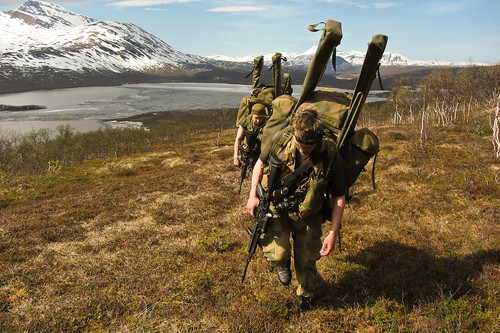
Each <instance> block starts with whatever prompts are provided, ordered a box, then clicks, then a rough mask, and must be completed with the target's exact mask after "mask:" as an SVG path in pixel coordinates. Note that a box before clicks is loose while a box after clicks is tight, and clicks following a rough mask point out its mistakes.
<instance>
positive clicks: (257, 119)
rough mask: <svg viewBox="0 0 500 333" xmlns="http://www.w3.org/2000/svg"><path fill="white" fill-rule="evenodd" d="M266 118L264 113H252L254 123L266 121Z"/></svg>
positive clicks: (258, 123)
mask: <svg viewBox="0 0 500 333" xmlns="http://www.w3.org/2000/svg"><path fill="white" fill-rule="evenodd" d="M265 118H266V116H264V115H256V114H254V115H252V120H253V122H254V123H256V124H257V125H260V124H262V123H263V122H264V119H265Z"/></svg>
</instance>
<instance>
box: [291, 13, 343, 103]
mask: <svg viewBox="0 0 500 333" xmlns="http://www.w3.org/2000/svg"><path fill="white" fill-rule="evenodd" d="M322 23H324V24H325V27H324V28H323V29H316V27H317V26H318V25H319V24H322ZM320 30H323V34H322V35H321V39H320V40H319V44H318V48H317V49H316V54H315V55H314V57H313V60H312V62H311V65H309V69H308V70H307V74H306V77H305V79H304V83H303V84H302V93H301V94H300V98H299V100H298V102H297V104H296V105H295V110H297V108H298V107H299V106H300V105H301V104H302V103H303V102H304V101H305V100H307V98H308V97H309V96H310V95H311V94H312V93H313V92H314V90H315V89H316V86H317V85H318V83H319V81H320V80H321V78H322V77H323V74H324V73H325V70H326V67H327V65H328V62H329V60H330V58H331V59H332V63H333V68H334V69H336V57H337V53H336V49H337V46H338V45H339V44H340V41H341V40H342V24H341V23H340V22H338V21H333V20H327V21H326V23H325V22H321V23H317V24H313V25H310V26H309V31H313V32H315V31H320Z"/></svg>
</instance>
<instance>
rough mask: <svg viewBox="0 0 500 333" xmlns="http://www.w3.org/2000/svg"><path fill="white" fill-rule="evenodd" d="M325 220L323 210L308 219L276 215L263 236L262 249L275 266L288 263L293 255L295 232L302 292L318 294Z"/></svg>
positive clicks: (298, 293) (299, 280)
mask: <svg viewBox="0 0 500 333" xmlns="http://www.w3.org/2000/svg"><path fill="white" fill-rule="evenodd" d="M321 222H322V218H321V216H320V215H319V214H316V215H313V216H308V217H307V218H306V219H300V218H298V217H297V216H283V217H277V218H273V220H272V221H271V223H270V224H269V225H268V227H267V231H266V233H265V234H263V235H262V236H261V239H260V245H261V248H262V252H264V255H265V257H266V258H267V260H268V261H270V262H272V263H273V264H274V265H275V266H285V265H287V264H288V262H289V261H290V259H291V255H292V242H291V241H290V235H291V236H292V240H293V256H294V267H295V275H296V278H297V284H298V287H297V295H298V296H305V297H313V296H314V287H315V284H316V278H317V274H318V272H317V268H316V261H318V260H319V258H320V254H319V251H320V250H321V246H322V242H321V236H322V231H321Z"/></svg>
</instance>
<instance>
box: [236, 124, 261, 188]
mask: <svg viewBox="0 0 500 333" xmlns="http://www.w3.org/2000/svg"><path fill="white" fill-rule="evenodd" d="M257 135H258V132H257V131H255V132H252V131H248V130H245V136H244V139H245V141H246V143H247V148H246V149H245V148H243V146H241V145H240V146H239V149H240V152H241V174H240V189H239V190H238V194H240V193H241V185H242V184H243V181H244V180H245V177H246V175H247V170H248V168H249V167H250V168H253V165H254V164H255V162H256V161H257V160H256V158H255V157H256V156H259V154H260V145H259V142H258V141H257Z"/></svg>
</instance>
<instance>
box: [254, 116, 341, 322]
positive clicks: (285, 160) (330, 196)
mask: <svg viewBox="0 0 500 333" xmlns="http://www.w3.org/2000/svg"><path fill="white" fill-rule="evenodd" d="M285 131H288V132H289V133H290V135H288V136H293V137H292V138H291V139H288V140H289V141H286V140H285V143H284V144H282V145H280V144H277V143H276V141H278V140H281V138H283V137H285V138H286V137H287V136H286V133H285ZM334 153H335V144H334V142H332V140H331V139H327V137H326V136H324V135H323V127H322V124H321V121H320V119H319V117H318V113H317V112H316V111H315V110H304V111H301V112H300V113H298V114H297V115H296V116H295V118H294V120H293V126H292V127H290V126H289V127H288V128H286V129H284V130H283V131H282V132H280V134H278V135H276V136H275V138H274V142H273V145H272V148H271V151H270V152H269V156H262V155H261V156H260V159H259V160H258V161H257V163H256V165H255V167H254V173H253V176H252V188H251V190H250V195H249V199H248V202H247V210H248V212H249V213H250V215H252V216H254V214H255V213H254V209H255V207H256V206H257V205H258V204H259V198H258V196H257V186H258V184H259V183H260V182H261V181H262V185H263V187H264V188H265V187H266V181H267V180H266V179H267V177H268V166H269V164H270V163H269V161H270V157H271V156H277V157H279V159H280V160H281V161H282V164H281V166H280V169H279V178H280V179H283V177H286V175H290V174H291V173H293V172H294V170H298V168H300V166H301V165H304V164H306V163H308V161H310V160H311V161H312V165H313V167H312V168H309V169H308V171H307V172H305V174H306V177H305V179H301V180H300V179H299V181H300V183H301V185H299V186H297V188H296V190H295V194H294V195H295V196H296V202H295V207H288V209H285V210H283V209H281V208H282V207H281V208H280V206H283V204H282V203H279V202H275V201H274V202H273V203H272V204H271V211H272V212H273V219H272V221H271V223H270V224H269V225H268V227H267V230H266V232H265V234H263V235H262V237H261V239H260V242H259V244H260V246H261V248H262V251H263V252H264V255H265V256H266V258H267V259H268V260H269V261H270V262H272V263H273V264H274V265H275V266H276V267H277V273H278V279H279V281H280V283H281V284H283V285H288V284H289V283H290V282H291V276H292V273H291V270H290V259H291V254H292V249H291V242H290V234H291V236H292V238H293V253H294V267H295V273H296V278H297V284H298V288H297V306H298V308H299V312H301V313H302V312H303V311H307V310H309V309H311V307H312V305H311V301H312V298H313V296H314V289H315V283H316V277H317V269H316V261H317V260H319V259H320V257H321V256H326V255H328V254H330V253H331V251H332V250H333V248H334V245H335V239H336V237H337V235H338V232H339V226H340V222H341V219H342V215H343V211H344V206H345V179H344V166H343V162H342V161H341V160H340V159H339V158H336V159H335V163H334V165H333V169H332V170H333V172H330V173H329V174H328V175H327V178H322V177H324V176H325V169H327V168H326V167H325V166H326V165H328V164H327V163H328V162H327V161H332V160H333V155H334ZM271 165H272V163H271ZM308 165H311V163H308ZM263 176H264V177H263ZM299 178H300V177H299ZM278 184H279V182H278ZM274 188H275V189H276V186H275V187H274ZM304 188H306V190H305V193H303V194H302V195H299V194H298V193H299V192H300V191H301V189H302V190H303V189H304ZM277 190H278V192H279V190H280V189H279V186H278V188H277ZM299 197H300V198H299ZM292 201H293V198H292V200H290V202H292ZM325 205H329V207H330V208H331V213H330V212H329V214H331V215H328V217H327V219H328V220H330V221H331V222H332V223H331V230H330V232H329V234H328V236H327V237H326V238H325V240H324V241H323V242H321V236H322V230H321V227H322V223H323V222H325V220H326V219H325V217H323V216H324V214H322V213H321V212H320V210H321V209H322V208H326V207H324V206H325ZM285 206H286V205H285ZM292 206H293V204H292ZM278 208H280V209H278Z"/></svg>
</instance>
